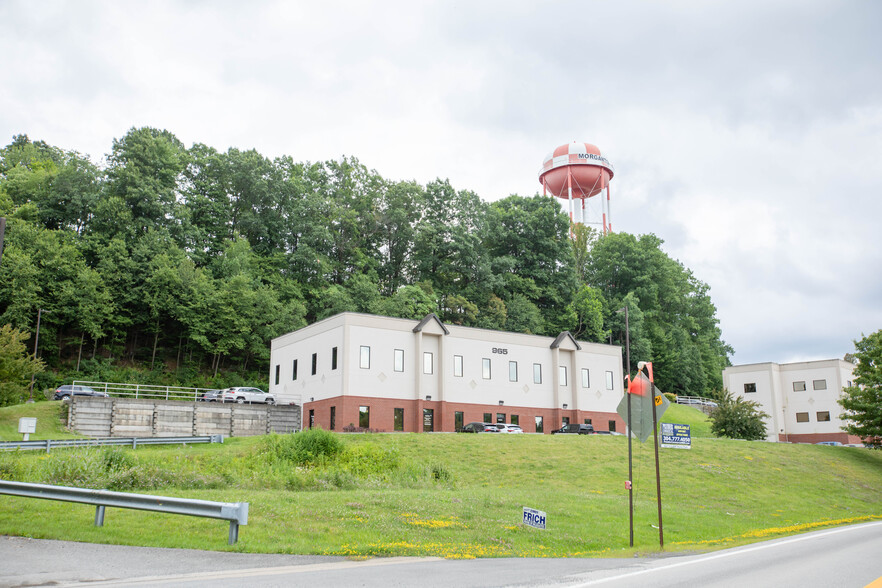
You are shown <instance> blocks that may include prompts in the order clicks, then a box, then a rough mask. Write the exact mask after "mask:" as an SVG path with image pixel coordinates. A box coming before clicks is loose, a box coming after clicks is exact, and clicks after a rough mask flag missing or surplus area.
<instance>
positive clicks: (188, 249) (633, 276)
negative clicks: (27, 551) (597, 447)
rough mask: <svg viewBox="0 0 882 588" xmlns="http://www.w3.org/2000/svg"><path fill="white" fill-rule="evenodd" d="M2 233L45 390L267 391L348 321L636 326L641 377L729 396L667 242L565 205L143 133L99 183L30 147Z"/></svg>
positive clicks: (581, 330) (705, 318)
mask: <svg viewBox="0 0 882 588" xmlns="http://www.w3.org/2000/svg"><path fill="white" fill-rule="evenodd" d="M0 216H3V217H6V218H7V229H6V235H5V247H4V250H3V253H2V261H0V324H3V325H6V324H8V325H10V326H11V327H12V328H13V329H18V330H22V331H27V332H30V333H33V332H34V330H35V326H36V318H37V312H38V309H42V311H43V312H42V322H41V326H40V340H39V346H40V355H41V357H42V359H43V360H44V361H45V362H46V364H47V365H48V367H49V368H50V370H49V372H48V373H49V374H51V375H46V376H44V379H45V378H50V379H51V378H55V379H56V380H59V379H64V378H69V377H72V376H74V375H77V376H78V377H81V379H85V378H84V377H83V376H85V375H88V374H97V373H98V372H100V371H101V370H102V369H103V368H102V366H103V367H104V368H106V367H107V366H108V365H114V366H120V365H128V366H137V368H138V369H139V370H141V371H143V372H146V373H149V374H150V376H149V377H151V378H153V379H154V380H156V379H160V380H163V381H165V382H170V381H171V382H177V383H181V384H184V385H187V384H189V385H211V382H217V381H224V382H229V381H233V380H237V379H238V380H242V379H249V378H250V379H251V380H250V381H252V382H253V379H254V378H259V381H263V382H265V381H266V378H267V373H268V367H269V366H268V362H269V342H270V340H271V339H272V338H273V337H276V336H278V335H281V334H283V333H286V332H289V331H292V330H294V329H298V328H300V327H303V326H305V325H307V324H309V323H312V322H314V321H317V320H321V319H323V318H326V317H328V316H332V315H334V314H336V313H339V312H343V311H357V312H367V313H375V314H380V315H386V316H395V317H404V318H422V317H423V316H425V315H426V314H428V313H430V312H434V313H436V314H437V315H438V316H439V317H440V318H441V320H443V321H445V322H448V323H453V324H458V325H465V326H472V327H481V328H488V329H498V330H506V331H516V332H523V333H533V334H540V335H552V336H553V335H557V334H558V333H560V332H561V331H564V330H568V331H570V332H572V333H573V334H574V335H575V336H576V337H577V338H579V339H582V340H588V341H596V342H612V343H617V344H624V339H625V337H624V330H625V325H624V316H623V314H622V313H620V312H617V311H619V309H621V308H623V307H625V306H627V307H628V308H629V318H630V340H631V360H632V363H633V364H634V365H636V362H637V361H641V360H649V361H653V362H654V365H655V366H656V368H655V369H656V374H657V378H658V384H659V386H660V387H661V389H662V390H664V391H666V392H674V393H679V394H690V395H705V396H706V395H711V394H712V393H713V392H714V391H717V390H720V389H721V387H722V379H721V371H722V368H723V367H725V366H727V365H729V355H730V354H731V353H732V352H733V351H732V349H731V348H730V347H729V346H728V345H726V344H725V342H723V340H722V338H721V333H720V329H719V327H718V320H717V318H716V308H715V307H714V305H713V303H712V302H711V299H710V296H709V294H708V286H707V285H706V284H704V283H703V282H701V281H700V280H699V279H698V278H696V277H695V276H694V275H693V274H692V272H691V271H689V270H688V269H687V268H685V267H684V266H683V265H682V264H681V263H679V262H678V261H676V260H674V259H671V258H670V257H669V256H668V255H667V254H665V253H664V252H663V251H662V248H661V246H662V241H661V240H660V239H659V238H658V237H656V236H654V235H651V234H650V235H642V236H634V235H630V234H627V233H614V234H609V235H605V236H601V235H599V234H598V233H597V232H596V231H595V230H593V229H591V228H590V227H583V226H581V225H576V226H571V225H570V222H569V219H568V217H567V215H566V214H565V213H563V212H562V210H561V207H560V205H559V203H558V202H557V201H556V200H555V199H554V198H551V197H542V196H539V195H535V196H519V195H512V196H509V197H508V198H504V199H502V200H499V201H496V202H492V203H487V202H484V201H483V200H482V199H481V198H480V197H479V196H478V195H477V194H475V193H474V192H472V191H469V190H457V189H454V188H453V187H452V186H451V184H450V182H449V181H448V180H442V179H436V180H434V181H432V182H429V183H427V184H425V185H422V184H419V183H417V182H415V181H391V180H387V179H385V178H383V177H382V176H380V175H379V174H378V173H377V172H376V171H374V170H369V169H368V168H366V167H365V166H364V165H363V164H361V163H360V162H359V161H358V160H357V159H356V158H354V157H342V158H340V159H338V160H333V161H323V162H308V161H307V162H295V161H294V160H293V159H292V158H290V157H278V158H275V159H270V158H267V157H265V156H263V155H261V154H260V153H258V152H257V151H255V150H250V151H241V150H239V149H234V148H231V149H228V150H227V151H226V152H219V151H217V150H216V149H214V148H212V147H209V146H207V145H203V144H199V143H197V144H194V145H193V146H191V147H189V148H187V147H186V146H185V145H184V144H183V143H181V141H180V140H178V139H177V137H175V135H174V134H172V133H170V132H169V131H167V130H159V129H154V128H147V127H145V128H133V129H131V130H129V131H128V132H127V133H126V134H125V136H123V137H122V138H120V139H115V140H114V141H113V145H112V149H111V151H110V154H109V155H107V156H106V158H105V160H104V161H103V162H102V163H101V164H100V165H96V164H95V163H93V162H92V161H91V160H90V159H89V158H88V157H86V156H84V155H81V154H80V153H78V152H75V151H67V150H64V149H60V148H58V147H54V146H51V145H48V144H46V143H45V142H42V141H32V140H30V139H29V138H28V137H27V136H26V135H17V136H15V137H13V139H12V142H11V143H10V144H9V145H7V146H5V147H4V148H2V150H0ZM47 381H50V380H47ZM50 385H53V384H50Z"/></svg>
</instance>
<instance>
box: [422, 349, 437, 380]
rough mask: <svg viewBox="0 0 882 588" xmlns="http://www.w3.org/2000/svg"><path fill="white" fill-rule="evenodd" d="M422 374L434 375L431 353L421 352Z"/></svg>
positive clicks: (433, 361)
mask: <svg viewBox="0 0 882 588" xmlns="http://www.w3.org/2000/svg"><path fill="white" fill-rule="evenodd" d="M423 373H424V374H434V373H435V358H434V356H433V355H432V352H431V351H424V352H423Z"/></svg>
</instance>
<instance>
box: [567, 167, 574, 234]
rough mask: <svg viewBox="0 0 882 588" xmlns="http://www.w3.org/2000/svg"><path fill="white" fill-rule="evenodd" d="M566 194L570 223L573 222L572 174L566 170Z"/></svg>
mask: <svg viewBox="0 0 882 588" xmlns="http://www.w3.org/2000/svg"><path fill="white" fill-rule="evenodd" d="M567 193H568V201H569V209H568V210H569V212H570V223H572V222H573V174H572V172H570V170H569V169H568V170H567Z"/></svg>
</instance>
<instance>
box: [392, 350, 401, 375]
mask: <svg viewBox="0 0 882 588" xmlns="http://www.w3.org/2000/svg"><path fill="white" fill-rule="evenodd" d="M392 369H394V370H395V371H396V372H403V371H404V349H396V350H395V367H394V368H392Z"/></svg>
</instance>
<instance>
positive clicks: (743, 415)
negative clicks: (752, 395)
mask: <svg viewBox="0 0 882 588" xmlns="http://www.w3.org/2000/svg"><path fill="white" fill-rule="evenodd" d="M767 418H769V415H767V414H766V413H764V412H762V411H761V410H759V404H758V403H756V402H753V401H750V400H745V399H743V398H741V397H738V398H735V397H734V396H732V393H731V392H729V391H728V390H725V391H724V392H723V396H722V398H720V400H719V406H718V407H717V408H715V409H714V410H713V412H711V414H710V419H711V432H712V433H713V434H714V435H716V436H717V437H730V438H732V439H746V440H747V441H758V440H760V439H765V438H766V421H765V419H767Z"/></svg>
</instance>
